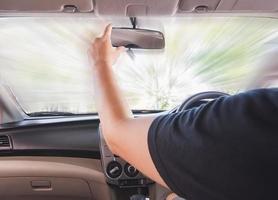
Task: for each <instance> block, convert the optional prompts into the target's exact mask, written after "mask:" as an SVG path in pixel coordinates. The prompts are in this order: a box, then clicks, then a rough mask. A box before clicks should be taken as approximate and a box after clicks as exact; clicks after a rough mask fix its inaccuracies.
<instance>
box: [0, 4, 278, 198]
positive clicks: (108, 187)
mask: <svg viewBox="0 0 278 200" xmlns="http://www.w3.org/2000/svg"><path fill="white" fill-rule="evenodd" d="M277 18H278V1H276V0H264V1H261V0H20V1H19V0H1V1H0V24H1V30H0V45H1V49H0V64H1V65H0V199H3V200H31V199H36V200H58V199H59V200H62V199H67V200H89V199H90V200H129V199H131V200H134V199H140V200H142V199H144V200H147V199H151V200H166V198H167V196H168V195H169V194H171V193H172V192H171V191H170V190H169V189H167V188H164V187H162V186H160V185H159V184H156V183H155V182H154V181H152V180H151V179H149V178H148V177H146V176H145V175H144V174H142V173H141V172H140V171H138V170H137V169H136V168H135V167H133V166H132V165H130V164H129V163H127V162H126V161H125V160H123V159H121V158H120V157H119V156H117V155H114V154H113V153H112V152H111V151H110V150H109V147H108V146H107V144H106V142H105V140H104V138H103V135H102V132H101V125H100V120H99V117H98V115H97V111H96V110H95V105H94V101H93V99H94V98H93V94H92V87H91V86H90V83H91V79H90V78H91V76H90V75H89V74H90V69H89V67H88V63H87V62H88V61H87V53H86V51H87V49H88V47H89V44H90V41H92V40H93V38H94V37H96V36H97V35H99V34H100V33H101V32H102V30H103V28H104V26H105V25H106V24H107V23H112V25H113V32H112V43H113V46H115V47H116V46H125V47H126V48H127V49H128V50H127V52H126V54H125V55H123V56H122V57H121V59H120V60H119V62H117V64H116V68H115V71H116V74H117V75H118V76H119V77H118V78H119V80H120V81H119V82H120V85H121V87H122V88H123V90H124V91H126V92H124V94H125V96H126V97H127V98H128V102H130V105H131V108H132V111H133V113H134V116H135V117H142V116H148V115H154V114H155V115H159V114H162V113H175V112H180V111H183V110H187V109H190V108H193V107H197V106H200V105H202V104H204V103H206V102H208V101H211V100H213V99H216V98H218V97H221V96H228V95H232V94H235V93H238V92H241V91H245V90H248V89H253V88H261V87H263V88H267V87H273V86H277V85H278V82H277V80H278V79H277V77H276V75H277V74H278V73H277V72H275V70H276V69H275V63H276V60H275V58H276V59H277V52H278V51H277V46H276V42H277V41H278V40H277V39H278V20H277ZM215 24H217V25H215ZM65 38H66V39H65ZM224 40H225V42H223V41H224ZM211 41H212V42H211ZM196 52H199V54H197V53H196ZM147 65H148V66H150V67H146V66H147ZM166 66H167V67H166ZM184 66H188V67H186V70H185V67H184ZM189 66H190V67H189ZM217 66H218V67H217ZM185 71H186V72H185ZM226 72H227V73H226ZM169 77H170V78H169ZM166 83H167V84H166ZM184 85H187V87H184ZM184 99H185V100H184ZM130 131H132V130H130ZM138 151H140V149H138ZM168 199H169V198H168ZM174 199H179V198H178V197H175V198H174ZM180 199H181V198H180Z"/></svg>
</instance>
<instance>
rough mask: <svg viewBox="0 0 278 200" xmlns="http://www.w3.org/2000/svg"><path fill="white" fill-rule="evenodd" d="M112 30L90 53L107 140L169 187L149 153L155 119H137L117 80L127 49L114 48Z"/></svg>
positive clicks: (146, 173) (142, 170) (141, 169)
mask: <svg viewBox="0 0 278 200" xmlns="http://www.w3.org/2000/svg"><path fill="white" fill-rule="evenodd" d="M111 30H112V27H111V25H108V26H107V27H106V28H105V31H104V34H103V36H102V37H100V38H96V39H95V40H94V42H93V43H92V46H91V49H90V51H89V56H90V57H91V58H92V60H93V62H92V68H93V75H94V88H95V99H96V105H97V110H98V113H99V116H100V121H101V126H102V132H103V136H104V138H105V140H106V142H107V144H108V146H109V147H110V149H111V150H112V151H113V153H115V154H117V155H119V156H121V157H122V158H123V159H125V160H126V161H127V162H129V163H130V164H132V165H134V166H135V167H136V168H137V169H138V170H140V171H141V172H142V173H144V174H145V175H147V176H148V177H150V178H151V179H152V180H154V181H155V182H157V183H159V184H161V185H163V186H166V184H165V183H164V181H163V180H162V178H161V177H160V175H159V173H158V171H157V170H156V167H155V165H154V163H153V161H152V158H151V156H150V153H149V149H148V130H149V127H150V125H151V123H152V121H153V120H154V117H141V118H134V117H133V115H132V112H131V110H130V109H129V107H128V105H127V103H126V101H125V100H124V98H123V96H122V95H121V92H120V89H119V86H118V84H117V82H116V80H115V77H114V74H113V71H112V65H113V64H114V62H115V61H116V59H117V58H118V56H119V55H120V53H121V52H123V51H124V48H123V47H119V48H113V47H112V45H111V40H110V36H111Z"/></svg>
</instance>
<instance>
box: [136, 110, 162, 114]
mask: <svg viewBox="0 0 278 200" xmlns="http://www.w3.org/2000/svg"><path fill="white" fill-rule="evenodd" d="M164 111H165V110H132V113H133V114H152V113H160V112H164Z"/></svg>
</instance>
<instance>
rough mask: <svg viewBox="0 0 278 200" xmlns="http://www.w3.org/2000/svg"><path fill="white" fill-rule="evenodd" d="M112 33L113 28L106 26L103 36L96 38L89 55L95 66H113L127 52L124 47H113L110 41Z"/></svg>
mask: <svg viewBox="0 0 278 200" xmlns="http://www.w3.org/2000/svg"><path fill="white" fill-rule="evenodd" d="M111 32H112V26H111V24H109V25H107V26H106V28H105V30H104V33H103V35H102V36H101V37H98V38H95V40H94V41H93V43H92V45H91V48H90V50H89V54H90V56H91V58H92V60H93V62H94V63H95V65H94V66H99V64H100V63H105V64H107V65H108V66H112V65H113V64H114V63H115V62H116V60H117V58H118V57H119V55H120V54H121V53H122V52H123V51H125V48H124V47H117V48H115V47H112V44H111V39H110V37H111Z"/></svg>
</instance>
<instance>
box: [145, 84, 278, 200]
mask: <svg viewBox="0 0 278 200" xmlns="http://www.w3.org/2000/svg"><path fill="white" fill-rule="evenodd" d="M277 99H278V89H272V90H270V89H269V90H254V91H250V92H247V93H241V94H238V95H235V96H231V97H222V98H219V99H217V100H215V101H212V102H209V103H207V104H205V105H202V106H200V107H198V108H193V109H190V110H187V111H183V112H180V113H175V114H166V115H161V116H159V117H157V118H156V119H155V120H154V121H153V123H152V125H151V127H150V129H149V135H148V145H149V150H150V154H151V157H152V159H153V162H154V164H155V166H156V168H157V170H158V172H159V174H160V175H161V177H162V178H163V180H164V181H165V182H166V184H167V185H168V186H169V187H170V189H172V191H174V192H175V193H177V194H178V195H180V196H181V197H185V198H187V199H193V200H210V199H219V200H223V199H266V197H268V196H267V195H271V196H269V197H271V199H278V194H274V193H273V191H274V190H275V191H276V188H274V186H275V185H277V180H278V179H277V178H278V173H277V169H278V168H277V167H278V162H277V160H278V134H277V132H278V131H277V130H278V100H277ZM275 195H276V196H275ZM274 197H276V198H274Z"/></svg>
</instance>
